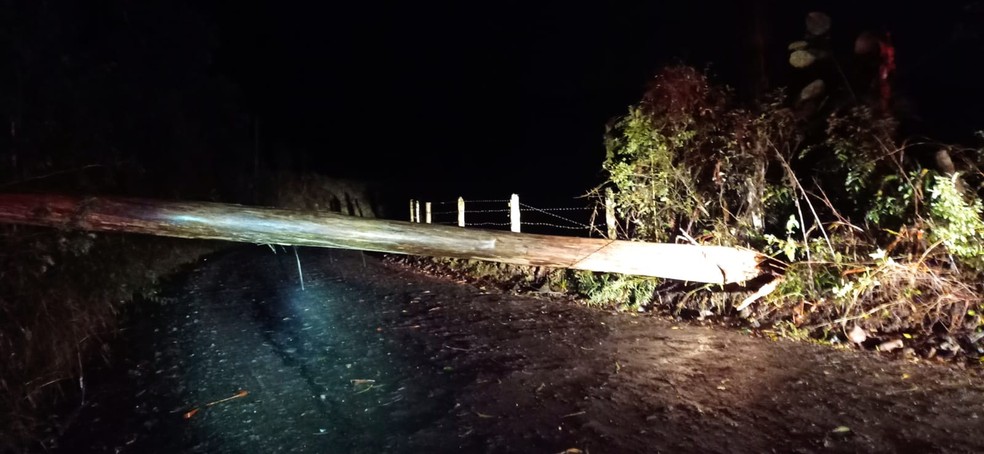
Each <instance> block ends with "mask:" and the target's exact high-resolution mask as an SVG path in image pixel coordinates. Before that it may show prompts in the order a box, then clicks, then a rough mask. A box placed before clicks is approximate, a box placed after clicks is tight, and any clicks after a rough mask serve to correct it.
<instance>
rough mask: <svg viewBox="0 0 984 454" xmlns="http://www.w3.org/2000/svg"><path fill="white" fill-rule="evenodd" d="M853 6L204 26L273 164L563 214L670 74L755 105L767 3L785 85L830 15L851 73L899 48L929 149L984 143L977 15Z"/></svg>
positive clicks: (617, 8)
mask: <svg viewBox="0 0 984 454" xmlns="http://www.w3.org/2000/svg"><path fill="white" fill-rule="evenodd" d="M858 3H861V2H779V1H775V2H770V1H767V0H742V1H735V2H656V1H648V2H625V3H619V4H616V3H613V2H596V4H594V5H588V4H580V3H578V2H486V3H476V2H453V3H444V2H441V3H431V2H392V3H391V4H383V3H375V2H354V3H348V4H335V3H327V2H318V3H311V4H304V5H300V4H287V3H284V2H274V1H266V2H262V1H261V2H238V1H237V2H231V1H226V2H222V1H218V2H212V3H207V4H208V5H210V6H207V7H203V8H204V13H203V14H204V17H205V18H206V20H209V21H211V23H212V26H213V30H214V33H215V38H216V44H215V47H214V54H213V64H214V68H213V70H214V71H216V72H218V73H220V74H222V75H223V76H226V77H228V78H229V79H231V80H232V81H234V82H235V83H236V84H237V85H238V86H239V87H240V88H241V90H242V93H243V97H244V104H245V105H246V106H248V110H249V111H250V113H251V115H253V116H254V118H258V119H259V124H260V128H259V130H260V135H259V137H260V143H261V145H262V148H263V151H264V155H265V157H266V159H267V160H271V161H276V160H278V159H279V160H283V159H284V156H287V155H290V156H291V157H292V160H291V164H292V165H294V166H295V167H298V166H299V167H301V168H304V169H308V170H314V171H319V172H322V173H326V174H329V175H335V176H343V177H358V178H365V179H370V180H374V181H383V182H391V183H393V185H399V186H402V187H405V188H406V192H407V193H408V194H410V193H413V194H416V195H417V196H418V197H425V198H426V197H430V198H449V197H451V196H453V195H457V194H461V195H466V196H470V197H472V198H474V197H495V196H507V195H508V193H510V192H519V193H521V194H529V195H530V196H535V197H537V198H549V199H553V200H560V199H570V198H571V197H575V196H578V195H580V194H582V193H583V192H584V191H585V190H586V189H587V188H589V187H591V186H593V185H595V184H597V183H598V182H600V180H601V178H602V174H601V172H600V166H601V162H602V160H603V159H604V146H603V132H604V126H605V124H606V122H608V121H609V120H610V119H612V117H614V116H617V115H620V114H622V113H624V112H625V111H626V108H627V106H628V105H630V104H632V103H634V102H636V101H637V100H638V99H639V97H640V96H641V94H642V93H643V91H644V87H645V84H646V82H647V81H648V80H649V79H650V78H651V77H652V76H653V74H654V73H655V72H656V71H657V70H658V69H659V68H660V67H661V66H664V65H667V64H673V63H687V64H693V65H696V66H698V67H702V68H707V69H708V70H709V73H710V74H711V75H712V76H713V77H714V79H715V80H716V81H718V82H722V83H726V84H729V85H732V86H735V87H737V88H738V90H739V93H742V90H743V89H744V88H746V86H747V83H748V81H747V78H746V74H745V73H744V72H743V71H744V67H745V63H747V61H748V60H749V58H750V55H751V52H752V51H751V47H750V45H749V36H750V33H749V30H750V28H751V23H752V22H753V16H754V8H753V6H754V5H756V4H759V5H761V6H762V8H761V10H762V11H763V16H762V17H763V19H764V20H765V23H766V24H767V28H766V29H767V32H768V35H767V39H768V41H767V47H768V49H769V55H768V57H769V61H768V64H769V68H768V69H769V71H770V76H771V80H772V83H773V85H782V84H784V83H786V82H788V81H791V80H793V78H794V77H795V74H791V72H792V70H791V69H789V68H788V65H787V64H786V57H787V52H786V49H785V48H786V45H787V44H788V43H789V42H791V41H794V40H797V39H800V38H801V37H802V35H803V18H804V15H805V14H806V13H807V12H809V11H811V10H814V9H820V10H823V11H825V12H827V13H829V14H830V15H831V16H832V18H833V24H834V29H833V33H834V35H835V38H836V39H837V40H839V42H836V43H835V44H837V45H840V46H843V48H844V50H845V55H846V56H848V57H849V56H850V49H851V46H852V44H853V39H854V37H855V36H856V35H857V33H858V32H859V31H861V30H863V29H865V28H867V29H872V30H876V31H877V30H888V31H890V32H892V33H893V38H894V39H895V42H896V45H897V47H898V62H899V67H900V69H899V82H898V83H899V86H900V89H901V90H904V91H906V94H907V95H908V96H910V97H911V98H912V100H911V102H912V103H914V105H917V106H918V107H917V109H918V111H919V115H920V116H919V117H918V121H917V122H916V124H917V129H919V132H921V133H937V134H938V135H943V136H948V137H943V138H945V139H957V140H963V139H966V138H968V137H969V136H970V134H971V133H972V132H973V131H974V130H976V129H982V126H984V125H982V122H981V115H980V114H977V113H974V114H965V113H960V112H959V111H961V110H965V111H967V110H971V109H970V107H971V106H972V105H979V102H975V103H970V102H967V101H968V100H969V101H974V100H976V101H981V97H982V96H981V91H982V90H980V89H979V88H978V87H977V85H976V79H978V75H977V74H976V73H975V72H973V71H967V68H968V67H969V66H973V65H974V63H973V60H976V59H978V58H979V57H980V54H979V53H980V51H981V40H980V37H979V36H978V33H979V32H980V31H981V27H980V25H981V13H980V10H981V8H980V5H978V4H976V3H975V2H966V1H965V2H954V3H947V2H934V3H933V4H932V5H930V6H925V5H926V4H925V3H920V5H923V6H919V7H916V6H911V5H901V6H900V5H898V4H897V3H898V2H887V1H883V2H864V7H862V6H858ZM722 5H726V6H722ZM974 55H976V57H974ZM956 100H959V101H956ZM973 110H975V111H976V110H979V109H976V108H974V109H973Z"/></svg>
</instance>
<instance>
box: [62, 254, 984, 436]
mask: <svg viewBox="0 0 984 454" xmlns="http://www.w3.org/2000/svg"><path fill="white" fill-rule="evenodd" d="M298 251H299V257H300V262H301V265H302V269H303V289H302V286H301V281H300V279H299V276H298V270H297V264H296V261H295V256H294V254H293V251H292V250H291V249H287V250H278V253H277V254H274V253H273V252H272V251H271V250H270V249H269V248H267V247H252V246H251V247H242V248H237V249H234V250H232V251H228V252H225V253H222V254H218V255H216V256H213V257H211V258H210V259H209V260H207V261H205V262H203V263H201V264H200V266H198V267H197V268H196V269H194V270H193V271H190V272H188V273H187V274H185V275H183V276H181V277H180V278H179V279H177V280H176V281H175V282H173V283H172V284H170V285H168V286H167V287H166V288H165V290H164V292H163V295H162V296H161V297H160V298H155V300H154V301H144V302H141V303H140V304H139V305H138V306H137V307H135V308H134V310H133V311H132V313H130V314H129V315H128V317H127V318H128V320H129V321H128V323H127V325H126V330H125V331H124V334H123V336H122V337H121V339H119V340H118V341H117V342H115V343H114V345H115V351H114V353H113V354H112V358H113V362H112V365H111V367H108V368H104V369H99V370H95V369H94V370H90V371H89V372H88V373H87V375H86V377H85V378H86V381H85V383H86V402H85V404H84V406H83V407H82V410H81V412H80V413H79V415H78V418H77V419H76V420H75V422H74V424H72V426H71V427H70V429H69V430H68V431H67V433H66V434H65V435H64V436H63V437H61V438H60V439H59V440H58V442H57V445H56V446H55V448H54V449H53V450H54V451H55V452H133V453H178V452H202V453H205V452H207V453H280V452H282V453H288V452H289V453H329V452H356V453H382V452H395V453H404V452H406V453H409V452H488V453H501V452H524V453H525V452H534V453H559V452H564V451H567V450H570V451H567V452H571V453H576V452H579V451H574V449H576V450H580V452H590V453H608V452H667V453H671V452H672V453H680V452H721V453H741V452H749V453H753V452H754V453H762V452H783V453H785V452H804V453H805V452H984V431H982V430H981V428H982V427H984V420H982V419H981V418H982V417H984V378H982V377H981V375H980V374H979V373H977V372H968V371H961V370H955V369H953V368H949V367H944V366H939V365H929V364H914V363H907V362H903V361H899V360H890V359H887V358H881V357H878V356H877V355H875V354H871V353H863V352H855V351H845V350H835V349H832V348H828V347H821V346H815V345H809V344H805V343H795V342H788V341H772V340H768V339H764V338H760V337H756V336H751V335H745V334H741V333H738V332H736V331H734V330H728V329H723V328H708V327H697V326H690V325H687V324H677V323H673V322H672V321H667V320H662V319H659V318H656V317H650V316H640V315H632V314H612V313H608V312H603V311H598V310H593V309H589V308H585V307H582V306H578V305H576V304H574V303H571V302H569V301H565V300H563V299H560V298H556V297H547V296H543V297H534V296H515V295H509V294H502V293H499V292H495V291H491V290H490V291H485V290H483V289H481V288H477V287H475V286H472V285H468V284H461V283H455V282H450V281H446V280H439V279H436V278H432V277H427V276H422V275H419V274H415V273H414V272H412V271H410V270H406V269H402V268H401V267H400V266H399V265H396V264H392V263H386V262H384V261H381V260H379V259H378V258H377V257H375V256H371V255H368V254H366V255H363V254H361V253H359V252H351V251H337V250H325V249H299V250H298ZM236 396H238V397H236ZM229 398H231V399H229ZM223 399H229V400H225V401H222V400H223ZM216 401H221V402H219V403H215V404H213V405H211V406H209V405H208V404H209V403H211V402H216Z"/></svg>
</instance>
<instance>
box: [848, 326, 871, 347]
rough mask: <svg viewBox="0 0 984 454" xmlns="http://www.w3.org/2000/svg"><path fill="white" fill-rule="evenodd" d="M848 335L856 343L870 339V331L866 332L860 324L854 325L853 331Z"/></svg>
mask: <svg viewBox="0 0 984 454" xmlns="http://www.w3.org/2000/svg"><path fill="white" fill-rule="evenodd" d="M847 337H848V338H849V339H851V342H854V343H855V344H860V343H862V342H864V341H866V340H868V333H866V332H864V330H863V329H861V327H860V326H858V325H854V328H853V329H851V332H850V333H849V334H848V335H847Z"/></svg>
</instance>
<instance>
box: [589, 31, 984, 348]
mask: <svg viewBox="0 0 984 454" xmlns="http://www.w3.org/2000/svg"><path fill="white" fill-rule="evenodd" d="M829 21H830V19H829V17H826V16H825V15H822V14H813V15H811V16H810V18H809V19H808V27H809V28H810V29H809V31H808V33H807V35H806V37H805V40H804V41H802V42H797V43H794V44H793V45H791V46H790V51H791V57H793V58H792V62H793V64H794V65H796V66H798V67H800V68H801V70H804V71H805V70H809V71H818V72H820V73H823V77H822V78H821V79H817V80H819V81H820V82H822V83H821V84H817V83H816V80H814V81H813V82H810V85H813V87H812V88H809V87H807V88H809V89H807V88H804V89H803V91H801V92H800V93H799V95H798V96H790V97H787V96H785V95H784V94H783V93H782V92H778V93H775V94H773V95H771V96H770V97H768V98H766V99H763V100H760V101H758V102H755V103H752V104H749V105H745V106H739V105H737V104H736V103H735V101H734V100H733V97H732V95H731V91H730V90H729V89H727V88H725V87H717V86H714V85H713V84H711V83H710V82H709V80H708V78H707V77H706V76H705V75H703V74H701V73H699V72H698V71H697V70H695V69H693V68H685V67H671V68H667V69H665V70H664V71H662V72H660V73H659V74H658V75H657V76H656V78H655V79H654V82H653V84H652V86H651V87H650V88H649V90H648V91H647V93H646V94H645V95H644V96H643V98H642V100H641V101H640V102H639V103H638V104H637V105H635V106H632V107H630V108H629V110H628V113H627V114H626V115H625V116H623V117H621V118H618V119H616V121H614V122H613V123H612V125H611V127H609V129H608V132H607V140H606V146H607V155H606V160H605V161H604V163H603V168H604V170H605V171H606V172H607V176H608V178H607V181H606V182H605V183H604V185H602V187H599V188H596V189H595V190H594V191H592V192H593V194H595V195H598V194H601V193H602V189H603V188H604V187H608V188H611V189H613V191H614V198H615V203H616V206H617V213H618V215H619V216H620V217H621V219H622V224H621V230H620V236H621V237H623V238H627V239H636V240H646V241H672V240H673V239H674V238H681V237H685V238H686V240H687V241H693V239H696V240H697V241H700V242H710V243H715V244H727V245H746V246H751V247H755V248H758V249H760V250H762V251H764V252H767V253H769V254H772V255H773V256H774V257H777V258H780V259H782V260H784V261H786V262H788V263H789V266H788V268H787V269H786V271H785V275H784V276H783V277H782V278H781V280H780V281H779V282H778V283H777V288H776V290H775V291H774V292H772V293H771V294H770V295H769V296H768V297H767V298H766V299H765V302H764V303H763V304H758V305H756V306H753V309H752V310H751V311H749V313H748V314H746V315H747V316H749V317H754V318H755V319H757V320H772V321H773V323H775V324H776V326H777V327H778V330H777V332H780V333H786V334H787V335H789V336H793V337H797V338H812V339H818V340H819V341H834V340H836V339H840V340H841V341H843V340H846V339H847V336H846V329H847V327H848V325H852V326H858V327H861V329H863V330H865V331H866V332H867V333H868V334H869V335H870V336H872V337H873V338H874V336H886V335H891V334H892V333H896V334H897V333H906V335H907V336H910V337H909V338H907V339H912V336H913V333H916V334H917V335H920V334H919V333H921V336H923V337H924V338H930V337H932V336H935V335H936V333H939V332H940V331H945V332H948V333H949V334H950V335H958V334H959V333H964V335H966V334H967V331H966V330H967V329H971V330H973V329H976V328H977V326H979V323H965V321H964V319H965V318H970V319H973V320H977V321H978V322H979V320H980V317H979V316H978V315H977V312H976V311H977V310H978V308H980V307H981V304H982V303H984V299H982V297H981V293H982V290H984V288H982V287H984V285H982V284H981V276H982V273H984V246H982V244H984V221H982V211H984V204H982V202H981V200H980V194H979V193H978V192H977V191H975V190H974V189H973V188H978V189H979V188H981V187H984V185H982V184H981V180H984V172H981V171H980V169H981V168H982V163H984V150H966V149H960V148H958V147H948V146H946V145H934V144H931V143H927V142H923V143H919V144H915V145H909V144H907V143H906V141H905V140H903V139H901V138H900V132H899V122H898V121H897V120H896V119H895V118H894V116H893V115H892V114H891V112H890V110H889V106H890V104H889V103H887V102H886V101H887V96H890V94H891V91H890V90H888V89H887V88H886V82H885V80H884V78H881V79H876V82H877V83H870V84H869V87H870V89H871V90H872V92H871V93H866V92H865V91H864V89H863V88H862V87H860V86H858V85H856V84H852V81H850V80H848V79H846V78H844V77H839V78H838V77H836V75H837V74H840V75H841V76H843V74H844V71H843V68H841V66H840V63H839V62H838V60H837V59H836V58H835V54H836V52H834V49H832V48H830V47H829V43H830V42H831V40H830V36H829V34H830V33H831V28H830V22H829ZM862 38H863V39H862ZM882 39H883V38H879V37H877V36H874V35H864V36H862V37H860V38H859V41H858V44H857V46H859V47H858V48H857V51H858V54H859V55H860V54H865V55H867V56H868V57H866V58H870V55H871V53H870V49H869V48H870V47H871V46H872V45H874V44H872V43H875V44H878V43H879V42H881V45H883V46H886V45H888V44H886V43H885V41H879V40H882ZM876 47H877V46H876ZM862 51H864V52H862ZM889 63H890V64H894V62H892V61H889V62H887V63H884V64H883V65H882V67H881V69H882V70H885V69H886V66H884V65H885V64H889ZM823 65H829V66H830V67H831V68H835V69H836V71H827V72H824V68H825V67H824V66H823ZM868 66H869V67H871V66H872V65H870V64H869V65H868ZM874 66H877V65H874ZM832 75H835V76H833V77H832ZM875 76H876V75H875V74H872V77H873V78H874V77H875ZM825 87H826V88H825ZM807 92H808V93H809V96H804V93H807ZM934 146H935V147H937V149H940V150H944V151H943V152H942V153H957V154H954V155H953V156H954V161H956V162H957V163H958V164H959V169H965V170H966V172H964V173H952V172H953V170H952V168H947V166H942V165H940V164H938V162H939V161H938V160H937V164H936V165H937V168H935V169H934V168H933V165H934V163H933V162H930V161H928V160H927V159H925V158H924V156H926V155H927V154H932V153H933V152H934V150H930V149H929V148H931V147H934ZM955 150H957V151H955ZM936 153H937V155H939V153H941V152H936ZM949 158H950V156H949V155H948V154H947V155H946V159H947V160H949ZM937 159H939V158H937ZM950 166H951V167H952V166H953V164H950ZM599 199H600V197H599ZM683 233H686V235H683ZM578 278H579V284H580V285H579V288H580V289H581V290H582V292H584V293H585V294H587V295H588V296H589V299H590V300H591V301H595V302H600V301H606V302H611V301H621V303H622V304H623V305H627V306H632V307H638V306H644V305H646V304H647V303H648V301H647V300H645V299H643V300H640V298H647V293H646V292H649V295H651V294H652V293H651V292H652V290H651V287H647V286H643V285H638V286H637V282H636V281H634V280H633V279H631V278H624V279H622V278H615V277H611V276H587V275H579V276H578ZM635 289H638V290H635ZM681 301H683V303H680V304H690V303H689V302H688V301H687V297H686V296H683V297H682V300H681ZM693 309H694V310H695V311H696V312H698V313H703V310H704V308H703V307H694V308H693ZM719 312H723V310H720V308H719ZM975 317H976V318H975ZM968 327H969V328H968Z"/></svg>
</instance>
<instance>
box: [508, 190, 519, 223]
mask: <svg viewBox="0 0 984 454" xmlns="http://www.w3.org/2000/svg"><path fill="white" fill-rule="evenodd" d="M509 222H510V227H509V229H510V230H512V231H513V232H518V231H519V194H513V195H512V198H511V199H509Z"/></svg>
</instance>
